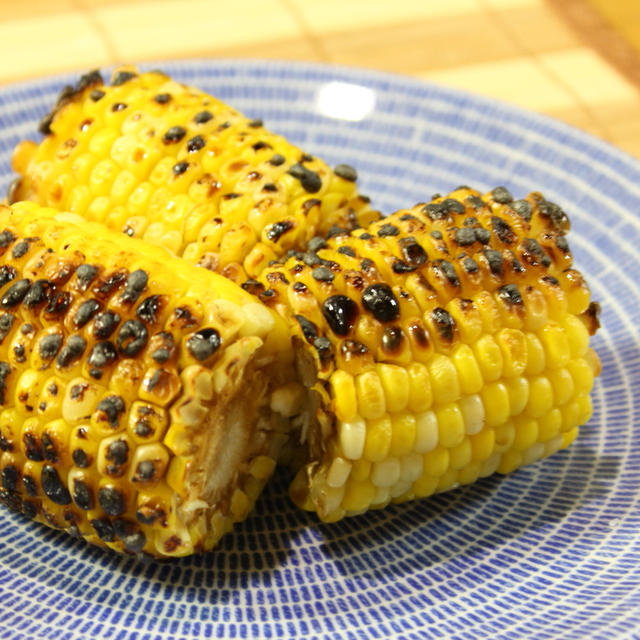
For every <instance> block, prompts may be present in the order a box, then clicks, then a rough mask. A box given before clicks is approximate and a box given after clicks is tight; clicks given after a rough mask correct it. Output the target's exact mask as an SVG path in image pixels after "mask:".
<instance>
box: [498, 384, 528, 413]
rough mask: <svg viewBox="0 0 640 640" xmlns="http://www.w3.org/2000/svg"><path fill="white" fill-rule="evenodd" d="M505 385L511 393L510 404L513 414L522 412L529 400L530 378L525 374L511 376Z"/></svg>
mask: <svg viewBox="0 0 640 640" xmlns="http://www.w3.org/2000/svg"><path fill="white" fill-rule="evenodd" d="M504 386H505V387H506V388H507V393H508V394H509V406H510V407H511V415H512V416H517V415H519V414H521V413H522V412H523V411H524V409H525V407H526V406H527V402H528V401H529V380H528V378H525V377H524V376H519V377H517V378H510V379H508V380H505V381H504Z"/></svg>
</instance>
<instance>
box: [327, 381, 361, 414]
mask: <svg viewBox="0 0 640 640" xmlns="http://www.w3.org/2000/svg"><path fill="white" fill-rule="evenodd" d="M330 382H331V388H332V390H333V397H334V412H335V414H336V417H337V418H338V420H341V421H343V422H349V421H350V420H354V419H355V418H356V416H357V415H358V398H357V396H356V385H355V381H354V379H353V376H351V375H350V374H348V373H347V372H346V371H342V370H340V369H338V370H337V371H334V372H333V374H332V375H331V380H330Z"/></svg>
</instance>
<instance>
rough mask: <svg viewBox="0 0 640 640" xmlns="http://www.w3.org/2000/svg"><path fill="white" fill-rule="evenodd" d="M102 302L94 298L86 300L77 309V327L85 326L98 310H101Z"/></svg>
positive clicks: (74, 317)
mask: <svg viewBox="0 0 640 640" xmlns="http://www.w3.org/2000/svg"><path fill="white" fill-rule="evenodd" d="M101 306H102V305H101V304H100V303H99V302H98V301H97V300H94V299H90V300H85V301H84V302H83V303H82V304H81V305H80V306H79V307H78V309H77V310H76V312H75V315H74V316H73V324H74V326H75V327H76V328H77V329H81V328H82V327H84V325H85V324H87V322H89V320H91V319H92V318H93V317H94V316H95V315H96V313H98V311H100V308H101Z"/></svg>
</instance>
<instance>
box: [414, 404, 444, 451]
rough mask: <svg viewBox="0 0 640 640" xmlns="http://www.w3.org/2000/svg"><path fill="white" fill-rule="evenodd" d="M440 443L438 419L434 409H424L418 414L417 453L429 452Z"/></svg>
mask: <svg viewBox="0 0 640 640" xmlns="http://www.w3.org/2000/svg"><path fill="white" fill-rule="evenodd" d="M437 444H438V420H437V419H436V415H435V413H433V411H424V412H423V413H418V414H417V415H416V443H415V446H414V448H415V451H416V452H417V453H427V452H429V451H431V450H432V449H434V448H435V446H436V445H437Z"/></svg>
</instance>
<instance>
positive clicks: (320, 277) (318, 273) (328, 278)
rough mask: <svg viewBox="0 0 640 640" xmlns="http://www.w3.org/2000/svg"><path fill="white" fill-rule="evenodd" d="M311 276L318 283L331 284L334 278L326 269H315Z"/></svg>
mask: <svg viewBox="0 0 640 640" xmlns="http://www.w3.org/2000/svg"><path fill="white" fill-rule="evenodd" d="M311 276H312V277H313V279H314V280H317V281H318V282H332V281H333V279H334V278H335V275H334V274H333V272H332V271H331V270H330V269H327V267H316V268H315V269H314V270H313V271H312V272H311Z"/></svg>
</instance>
